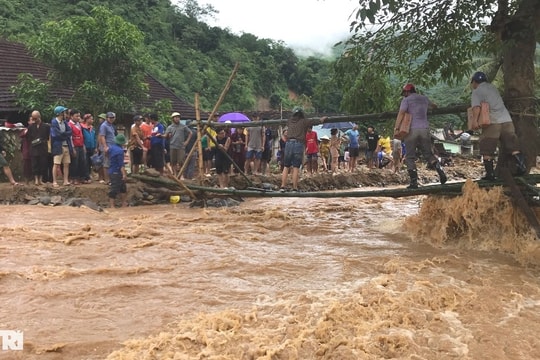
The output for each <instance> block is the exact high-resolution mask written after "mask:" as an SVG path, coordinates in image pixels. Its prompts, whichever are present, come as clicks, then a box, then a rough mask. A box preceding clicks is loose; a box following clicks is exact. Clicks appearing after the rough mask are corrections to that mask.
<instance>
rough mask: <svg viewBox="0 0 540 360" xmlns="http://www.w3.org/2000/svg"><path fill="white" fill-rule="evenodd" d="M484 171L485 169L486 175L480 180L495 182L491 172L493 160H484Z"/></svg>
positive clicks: (493, 172) (493, 173)
mask: <svg viewBox="0 0 540 360" xmlns="http://www.w3.org/2000/svg"><path fill="white" fill-rule="evenodd" d="M484 169H486V175H485V176H484V177H483V178H482V179H481V180H487V181H493V180H495V171H494V170H493V159H491V160H484Z"/></svg>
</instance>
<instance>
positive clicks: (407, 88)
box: [403, 83, 416, 91]
mask: <svg viewBox="0 0 540 360" xmlns="http://www.w3.org/2000/svg"><path fill="white" fill-rule="evenodd" d="M403 91H416V88H415V87H414V84H411V83H408V84H405V85H404V86H403Z"/></svg>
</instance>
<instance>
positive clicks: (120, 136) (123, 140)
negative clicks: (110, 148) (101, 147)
mask: <svg viewBox="0 0 540 360" xmlns="http://www.w3.org/2000/svg"><path fill="white" fill-rule="evenodd" d="M114 142H115V143H117V144H118V145H124V144H125V143H126V137H125V136H124V134H118V135H116V136H115V137H114Z"/></svg>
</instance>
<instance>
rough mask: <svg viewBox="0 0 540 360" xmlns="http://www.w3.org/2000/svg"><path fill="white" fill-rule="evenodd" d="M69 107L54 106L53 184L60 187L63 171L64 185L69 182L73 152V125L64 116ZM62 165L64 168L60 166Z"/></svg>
mask: <svg viewBox="0 0 540 360" xmlns="http://www.w3.org/2000/svg"><path fill="white" fill-rule="evenodd" d="M66 111H67V108H65V107H63V106H61V105H59V106H57V107H55V108H54V115H55V117H54V118H53V119H52V120H51V153H52V155H53V164H54V165H53V172H52V177H53V186H54V187H58V182H57V177H58V174H59V173H61V172H63V176H64V183H63V184H64V185H71V184H70V183H69V164H70V163H71V156H70V154H72V153H73V143H72V141H71V127H70V126H69V125H68V124H66V121H65V120H64V117H65V115H66ZM60 165H62V169H61V168H60Z"/></svg>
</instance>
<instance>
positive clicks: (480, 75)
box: [471, 71, 487, 84]
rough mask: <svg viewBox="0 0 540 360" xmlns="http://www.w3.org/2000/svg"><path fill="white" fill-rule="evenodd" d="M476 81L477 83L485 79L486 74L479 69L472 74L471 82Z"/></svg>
mask: <svg viewBox="0 0 540 360" xmlns="http://www.w3.org/2000/svg"><path fill="white" fill-rule="evenodd" d="M473 81H476V82H477V83H479V84H480V83H483V82H486V81H487V76H486V74H484V73H483V72H481V71H477V72H475V73H474V74H473V76H472V79H471V82H473Z"/></svg>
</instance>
